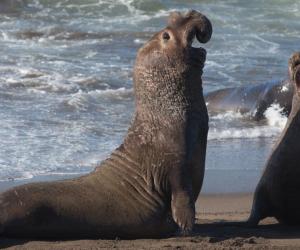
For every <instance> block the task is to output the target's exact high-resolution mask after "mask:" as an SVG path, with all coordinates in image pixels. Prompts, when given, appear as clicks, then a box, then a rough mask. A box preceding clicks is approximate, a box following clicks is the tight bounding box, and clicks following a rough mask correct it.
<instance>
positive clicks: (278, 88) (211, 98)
mask: <svg viewBox="0 0 300 250" xmlns="http://www.w3.org/2000/svg"><path fill="white" fill-rule="evenodd" d="M293 91H294V88H293V84H292V83H291V82H290V80H284V81H271V82H267V83H264V84H255V85H248V86H242V87H237V88H225V89H219V90H216V91H212V92H209V93H207V94H205V95H204V98H205V101H206V103H207V108H208V111H209V112H224V111H234V112H240V113H242V114H243V113H249V114H250V116H251V118H253V119H254V120H256V121H260V120H262V119H264V118H265V116H264V113H265V111H266V110H267V109H268V108H269V107H270V106H271V105H272V104H279V106H280V107H281V108H282V114H283V115H286V116H288V115H289V113H290V111H291V107H292V97H293Z"/></svg>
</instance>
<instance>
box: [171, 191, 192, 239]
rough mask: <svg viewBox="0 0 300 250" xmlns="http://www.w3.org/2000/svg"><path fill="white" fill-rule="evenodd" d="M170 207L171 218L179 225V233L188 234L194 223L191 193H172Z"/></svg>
mask: <svg viewBox="0 0 300 250" xmlns="http://www.w3.org/2000/svg"><path fill="white" fill-rule="evenodd" d="M171 209H172V216H173V219H174V221H175V222H176V224H177V225H178V226H179V229H180V234H181V235H183V236H187V235H190V234H191V233H192V231H193V226H194V223H195V204H194V202H193V201H192V199H191V195H189V194H188V193H186V192H180V193H175V194H172V202H171Z"/></svg>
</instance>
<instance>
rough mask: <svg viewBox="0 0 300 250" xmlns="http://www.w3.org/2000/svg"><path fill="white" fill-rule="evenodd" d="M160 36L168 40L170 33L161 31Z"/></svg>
mask: <svg viewBox="0 0 300 250" xmlns="http://www.w3.org/2000/svg"><path fill="white" fill-rule="evenodd" d="M162 38H163V39H164V40H166V41H167V40H169V39H170V35H169V33H168V32H164V33H163V35H162Z"/></svg>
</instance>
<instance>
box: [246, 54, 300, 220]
mask: <svg viewBox="0 0 300 250" xmlns="http://www.w3.org/2000/svg"><path fill="white" fill-rule="evenodd" d="M289 72H290V80H291V82H292V83H293V84H294V96H293V103H292V111H291V113H290V115H289V118H288V122H287V124H286V127H285V129H284V131H283V132H282V134H281V137H280V139H279V141H278V142H277V144H276V145H275V148H274V150H273V152H272V154H271V156H270V158H269V160H268V162H267V165H266V168H265V170H264V172H263V175H262V177H261V179H260V181H259V183H258V186H257V188H256V191H255V195H254V200H253V206H252V211H251V215H250V217H249V220H248V222H247V225H251V226H255V225H257V224H258V223H259V221H260V220H262V219H264V218H265V217H269V216H272V217H275V218H276V219H277V220H278V221H279V222H281V223H286V224H298V225H299V224H300V181H299V180H300V52H298V53H295V54H293V56H292V57H291V59H290V60H289Z"/></svg>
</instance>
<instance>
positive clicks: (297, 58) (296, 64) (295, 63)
mask: <svg viewBox="0 0 300 250" xmlns="http://www.w3.org/2000/svg"><path fill="white" fill-rule="evenodd" d="M289 71H290V78H291V80H292V81H294V82H295V83H296V85H297V87H298V88H299V87H300V52H298V53H294V54H293V56H292V57H291V59H290V61H289Z"/></svg>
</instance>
